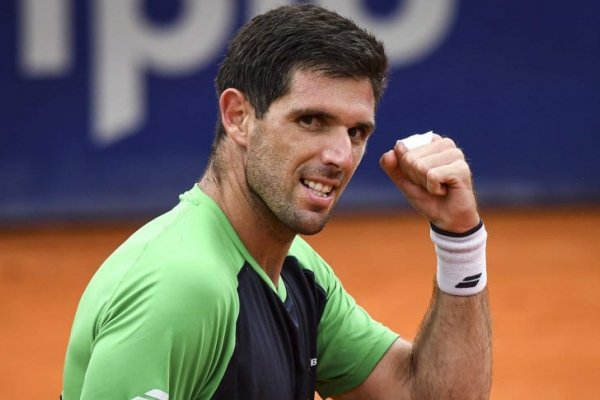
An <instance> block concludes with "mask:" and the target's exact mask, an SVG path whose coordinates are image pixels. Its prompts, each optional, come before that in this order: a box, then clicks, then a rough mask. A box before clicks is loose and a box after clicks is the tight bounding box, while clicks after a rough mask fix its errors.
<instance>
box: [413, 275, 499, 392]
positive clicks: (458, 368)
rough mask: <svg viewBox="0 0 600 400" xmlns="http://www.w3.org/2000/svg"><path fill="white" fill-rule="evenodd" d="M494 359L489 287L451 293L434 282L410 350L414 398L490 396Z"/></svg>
mask: <svg viewBox="0 0 600 400" xmlns="http://www.w3.org/2000/svg"><path fill="white" fill-rule="evenodd" d="M491 362H492V343H491V321H490V313H489V307H488V294H487V290H484V291H483V292H480V293H478V294H475V295H472V296H453V295H449V294H446V293H443V292H441V291H440V290H439V289H437V286H436V289H435V291H434V295H433V298H432V302H431V307H430V310H429V312H428V314H427V315H426V317H425V319H424V320H423V323H422V324H421V327H420V329H419V332H418V334H417V337H416V338H415V341H414V343H413V348H412V352H411V356H410V365H409V368H410V372H409V374H408V375H409V376H410V391H411V398H413V399H440V398H444V399H487V398H489V393H490V386H491Z"/></svg>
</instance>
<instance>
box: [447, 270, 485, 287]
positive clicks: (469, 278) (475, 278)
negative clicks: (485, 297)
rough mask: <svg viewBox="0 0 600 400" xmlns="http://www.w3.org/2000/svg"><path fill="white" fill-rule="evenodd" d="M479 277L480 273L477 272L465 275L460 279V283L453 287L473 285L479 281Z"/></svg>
mask: <svg viewBox="0 0 600 400" xmlns="http://www.w3.org/2000/svg"><path fill="white" fill-rule="evenodd" d="M479 278H481V273H479V274H477V275H471V276H467V277H466V278H465V279H463V280H462V282H461V283H459V284H457V285H456V286H454V287H455V288H457V289H466V288H472V287H475V286H477V284H478V283H479Z"/></svg>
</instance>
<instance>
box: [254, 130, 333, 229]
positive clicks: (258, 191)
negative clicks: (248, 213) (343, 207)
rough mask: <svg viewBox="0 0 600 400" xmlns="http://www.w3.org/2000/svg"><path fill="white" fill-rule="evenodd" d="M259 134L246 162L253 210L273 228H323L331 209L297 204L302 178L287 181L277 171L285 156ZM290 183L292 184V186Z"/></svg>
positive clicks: (284, 161)
mask: <svg viewBox="0 0 600 400" xmlns="http://www.w3.org/2000/svg"><path fill="white" fill-rule="evenodd" d="M255 134H258V135H259V138H258V141H257V142H256V143H255V147H253V150H252V151H250V152H249V153H248V159H247V160H248V161H247V164H246V168H245V169H246V170H245V174H246V182H247V184H248V190H249V192H250V193H249V194H250V196H251V201H252V203H253V206H254V211H255V212H259V213H261V212H262V213H264V214H265V215H264V219H265V223H271V224H273V225H274V228H276V229H277V228H279V229H281V228H285V229H287V230H288V231H289V232H291V233H293V234H302V235H314V234H316V233H319V232H320V231H322V230H323V228H324V227H325V225H326V224H327V222H328V221H329V218H330V217H331V212H332V210H333V207H332V209H330V210H328V211H327V212H326V213H324V212H323V211H319V210H310V209H301V208H300V207H299V205H298V204H296V197H295V195H294V192H295V191H296V190H295V189H296V186H295V185H300V184H301V183H300V182H299V180H298V182H287V183H286V182H285V179H286V176H285V175H283V176H282V175H280V174H277V171H279V169H278V166H280V165H286V159H285V158H282V157H280V155H279V154H274V152H273V151H272V150H271V149H270V148H269V147H268V145H266V144H265V143H263V142H262V140H261V139H262V138H263V136H262V135H263V132H260V131H258V132H255ZM289 185H292V186H291V187H290V186H289ZM277 225H279V226H277Z"/></svg>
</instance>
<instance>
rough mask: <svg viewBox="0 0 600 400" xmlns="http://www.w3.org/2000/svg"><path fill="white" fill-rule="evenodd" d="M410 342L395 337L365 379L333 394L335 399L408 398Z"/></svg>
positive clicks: (381, 399) (378, 399)
mask: <svg viewBox="0 0 600 400" xmlns="http://www.w3.org/2000/svg"><path fill="white" fill-rule="evenodd" d="M411 351H412V344H411V343H410V342H408V341H406V340H404V339H402V338H398V339H396V341H394V343H393V344H392V345H391V346H390V348H389V349H388V351H387V352H386V353H385V355H384V356H383V357H382V358H381V360H380V361H379V362H378V363H377V365H376V366H375V368H374V369H373V371H372V372H371V373H370V374H369V376H368V377H367V379H365V381H364V382H363V383H362V384H360V385H359V386H357V387H356V388H354V389H352V390H350V391H348V392H346V393H342V394H340V395H337V396H334V397H333V398H334V399H335V400H365V399H368V400H384V399H392V398H393V399H408V398H410V386H409V385H410V375H411V361H410V357H411Z"/></svg>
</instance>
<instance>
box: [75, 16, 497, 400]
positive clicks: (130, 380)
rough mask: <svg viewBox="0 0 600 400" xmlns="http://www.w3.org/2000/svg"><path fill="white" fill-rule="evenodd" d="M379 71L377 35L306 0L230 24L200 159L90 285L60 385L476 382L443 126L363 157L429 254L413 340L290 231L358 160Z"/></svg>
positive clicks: (210, 393) (234, 389)
mask: <svg viewBox="0 0 600 400" xmlns="http://www.w3.org/2000/svg"><path fill="white" fill-rule="evenodd" d="M386 73H387V58H386V55H385V52H384V47H383V45H382V44H381V42H379V41H378V40H377V39H376V38H374V37H373V36H372V35H370V34H369V33H367V32H366V31H364V30H363V29H361V28H359V27H357V26H356V25H355V24H354V23H353V22H352V21H350V20H348V19H345V18H343V17H341V16H339V15H337V14H336V13H333V12H330V11H327V10H325V9H323V8H320V7H317V6H313V5H296V6H286V7H281V8H277V9H274V10H272V11H269V12H267V13H265V14H263V15H260V16H258V17H256V18H254V19H253V20H252V21H251V22H249V23H248V24H247V25H246V26H244V27H243V28H242V29H241V30H240V31H239V32H238V33H237V34H236V36H235V37H234V38H233V40H232V42H231V44H230V47H229V49H228V52H227V54H226V56H225V58H224V61H223V62H222V64H221V66H220V69H219V72H218V75H217V78H216V88H217V94H218V102H219V118H218V123H217V129H216V137H215V140H214V144H213V148H212V153H211V156H210V159H209V161H208V165H207V167H206V170H205V173H204V174H203V176H202V178H201V179H200V181H199V182H198V183H197V184H194V185H193V187H191V188H190V189H189V190H188V191H186V192H185V193H183V194H182V195H181V196H180V201H179V204H178V205H177V206H175V207H174V208H173V209H172V210H171V211H169V212H167V213H165V214H164V215H162V216H159V217H158V218H156V219H154V220H153V221H151V222H150V223H148V224H147V225H145V226H144V227H142V228H141V229H140V230H139V231H137V232H136V233H134V234H133V235H132V236H131V237H130V238H129V239H128V240H127V241H126V242H125V243H124V244H122V245H121V246H120V247H119V248H118V249H117V250H116V251H115V252H114V253H113V254H112V255H111V256H110V257H109V258H108V259H107V260H106V262H104V264H103V265H102V266H101V267H100V269H99V270H98V271H97V273H96V274H95V276H94V277H93V279H92V280H91V282H90V283H89V285H88V287H87V289H86V291H85V293H84V294H83V296H82V299H81V302H80V304H79V308H78V310H77V313H76V316H75V320H74V323H73V327H72V332H71V337H70V341H69V345H68V350H67V355H66V363H65V369H64V383H63V399H64V400H73V399H103V400H104V399H128V400H129V399H136V400H140V399H160V400H165V399H245V400H247V399H250V400H252V399H263V400H266V399H278V400H280V399H294V400H300V399H304V400H306V399H312V398H313V397H314V393H315V391H318V392H319V393H320V395H321V396H322V397H333V398H336V399H461V400H465V399H485V398H488V397H489V391H490V379H491V378H490V375H491V373H490V370H491V343H490V342H491V339H490V316H489V310H488V305H487V291H486V258H485V244H486V231H485V228H484V226H483V224H482V222H481V219H480V216H479V214H478V211H477V204H476V201H475V194H474V192H473V187H472V184H471V172H470V169H469V166H468V165H467V163H466V162H465V158H464V155H463V153H462V152H461V150H459V149H458V148H457V147H456V145H455V144H454V143H453V141H452V140H450V139H448V138H442V137H440V136H439V135H435V134H431V133H429V134H427V135H424V136H418V137H413V138H411V139H409V140H406V141H404V142H402V141H400V142H397V143H393V145H391V146H390V147H391V149H390V150H389V151H388V152H386V153H385V154H383V155H382V157H381V161H380V164H381V167H382V168H383V170H384V171H385V172H386V173H387V175H389V177H390V179H391V181H392V182H393V184H395V185H396V186H397V187H398V188H399V189H400V190H401V191H402V192H403V193H404V194H405V196H406V197H407V198H408V200H409V201H410V202H411V204H412V205H413V206H414V207H415V208H416V209H417V210H418V211H419V212H420V213H421V214H423V215H424V217H425V218H426V220H427V221H428V223H429V224H430V226H431V239H432V241H433V243H434V244H435V251H436V254H437V258H438V262H437V272H436V277H437V279H436V285H435V288H434V295H433V298H432V301H431V309H430V310H429V311H428V312H427V314H426V316H425V317H424V320H423V323H422V325H421V327H420V330H419V333H418V335H417V337H416V339H415V340H414V341H412V342H411V341H408V340H405V339H403V338H400V337H399V336H398V335H397V334H396V333H394V332H392V331H391V330H390V329H388V328H387V327H385V326H384V325H382V324H381V323H379V322H376V321H374V320H373V319H372V318H371V317H370V316H369V314H368V313H367V312H366V311H365V310H364V309H362V308H361V307H360V306H359V305H358V304H356V302H355V301H354V299H353V298H352V297H351V296H350V294H348V293H347V292H346V291H345V290H344V288H343V286H342V284H341V282H340V281H339V280H338V278H337V277H336V275H335V272H334V270H333V269H332V268H331V267H330V266H329V265H328V264H327V262H326V261H324V260H323V259H322V258H321V257H320V256H319V255H318V254H317V253H316V252H315V251H314V250H313V249H312V248H311V247H310V246H309V245H308V244H307V243H306V242H305V241H304V240H303V239H301V238H300V237H299V236H298V234H306V235H310V234H315V233H318V232H319V231H321V230H322V229H323V227H324V226H325V224H326V223H327V221H328V219H329V217H330V215H331V212H332V210H333V209H334V206H335V204H336V202H337V201H338V200H339V198H340V196H341V194H342V192H343V191H344V188H345V187H346V185H347V184H348V182H349V180H350V178H351V177H352V175H353V173H354V171H355V170H356V168H357V167H358V165H359V163H360V161H361V159H362V157H363V155H364V152H365V148H366V146H367V143H368V141H369V138H370V136H371V135H372V134H373V131H374V129H375V112H376V108H377V104H378V101H379V99H380V97H381V95H382V93H383V90H384V87H385V82H386ZM390 141H391V142H395V140H390ZM356 237H357V239H356V240H357V243H349V244H348V245H349V246H348V247H349V251H352V248H355V249H356V251H360V247H359V246H356V244H358V243H360V232H357V236H356ZM398 240H399V241H401V240H402V238H401V237H399V238H398ZM398 268H399V269H400V268H411V266H410V265H401V264H400V263H399V265H398ZM398 289H399V290H398V293H402V290H401V289H402V288H401V287H399V288H398ZM398 318H401V315H398Z"/></svg>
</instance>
